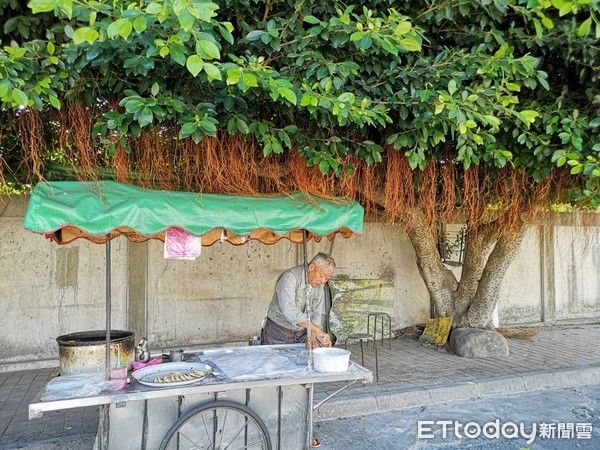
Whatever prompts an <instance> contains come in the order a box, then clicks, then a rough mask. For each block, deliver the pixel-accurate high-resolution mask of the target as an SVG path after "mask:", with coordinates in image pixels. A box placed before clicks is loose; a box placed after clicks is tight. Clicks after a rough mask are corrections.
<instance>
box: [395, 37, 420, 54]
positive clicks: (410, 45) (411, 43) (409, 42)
mask: <svg viewBox="0 0 600 450" xmlns="http://www.w3.org/2000/svg"><path fill="white" fill-rule="evenodd" d="M400 45H401V46H402V47H404V48H405V49H406V50H407V51H409V52H420V51H421V44H419V42H417V41H416V40H414V39H413V38H410V37H408V38H404V39H402V40H401V41H400Z"/></svg>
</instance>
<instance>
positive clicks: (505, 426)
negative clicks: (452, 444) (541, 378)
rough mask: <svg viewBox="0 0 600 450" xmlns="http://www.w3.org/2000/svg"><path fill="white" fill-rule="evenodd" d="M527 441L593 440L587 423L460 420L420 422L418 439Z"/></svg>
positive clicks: (589, 424) (590, 427) (590, 425)
mask: <svg viewBox="0 0 600 450" xmlns="http://www.w3.org/2000/svg"><path fill="white" fill-rule="evenodd" d="M451 436H454V437H455V438H457V439H477V438H480V437H484V438H488V439H501V438H502V439H520V438H522V439H525V440H526V442H527V443H528V444H531V443H532V442H533V441H535V440H536V439H591V437H592V424H591V423H587V422H583V423H580V422H577V423H574V422H551V423H548V422H541V423H536V422H533V423H525V422H502V421H500V419H496V420H494V421H491V422H485V423H478V422H465V423H463V422H459V421H458V420H419V421H418V422H417V438H418V439H435V438H441V439H448V438H449V437H451Z"/></svg>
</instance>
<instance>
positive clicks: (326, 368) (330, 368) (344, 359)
mask: <svg viewBox="0 0 600 450" xmlns="http://www.w3.org/2000/svg"><path fill="white" fill-rule="evenodd" d="M349 363H350V351H348V350H344V349H342V348H326V347H323V348H316V349H314V350H313V368H314V369H315V370H316V371H317V372H345V371H346V370H348V364H349Z"/></svg>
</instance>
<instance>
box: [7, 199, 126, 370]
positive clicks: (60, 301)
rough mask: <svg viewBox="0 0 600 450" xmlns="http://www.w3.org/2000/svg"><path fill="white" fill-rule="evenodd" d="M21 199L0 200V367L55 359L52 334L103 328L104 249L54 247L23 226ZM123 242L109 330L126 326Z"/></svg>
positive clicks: (116, 256)
mask: <svg viewBox="0 0 600 450" xmlns="http://www.w3.org/2000/svg"><path fill="white" fill-rule="evenodd" d="M25 206H26V201H25V199H14V200H12V201H10V202H9V203H1V202H0V261H1V264H0V320H1V323H2V325H1V326H0V371H1V370H2V369H6V368H10V367H18V366H16V365H14V364H13V363H19V362H23V363H26V364H32V365H33V366H34V365H35V364H34V362H35V361H39V360H44V359H47V358H53V359H54V358H56V357H57V344H56V337H57V336H59V335H62V334H66V333H71V332H74V331H81V330H98V329H104V328H105V307H104V305H105V302H104V299H105V283H104V273H105V271H104V247H103V246H99V245H95V244H91V243H89V242H87V241H84V240H79V241H77V242H76V243H74V244H72V245H68V246H58V245H56V244H53V243H51V242H49V241H48V239H46V238H44V237H43V236H40V235H37V234H34V233H31V232H29V231H26V230H25V229H24V228H23V214H24V211H25ZM124 244H125V240H124V239H122V238H119V239H117V240H116V241H114V243H113V244H112V249H113V265H112V267H113V285H112V298H113V315H112V317H113V321H114V322H113V328H115V329H116V328H121V329H123V328H125V327H126V317H127V316H126V313H125V312H126V303H127V291H126V286H127V285H126V274H127V254H126V251H125V250H126V246H125V245H124Z"/></svg>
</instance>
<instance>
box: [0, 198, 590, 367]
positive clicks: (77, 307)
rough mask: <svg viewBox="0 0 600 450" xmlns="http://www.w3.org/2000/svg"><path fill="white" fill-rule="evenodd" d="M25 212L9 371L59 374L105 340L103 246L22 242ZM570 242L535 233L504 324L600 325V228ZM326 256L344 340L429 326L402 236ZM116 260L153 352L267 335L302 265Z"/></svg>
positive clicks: (209, 253) (123, 294) (13, 235)
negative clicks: (61, 347)
mask: <svg viewBox="0 0 600 450" xmlns="http://www.w3.org/2000/svg"><path fill="white" fill-rule="evenodd" d="M25 205H26V199H11V200H10V201H9V202H4V203H2V202H0V258H2V264H0V317H1V318H2V319H3V321H2V326H0V371H2V370H15V369H17V368H19V367H20V366H21V367H34V366H35V363H34V361H41V362H40V363H39V364H40V365H48V364H55V360H54V358H55V357H56V354H57V347H56V342H55V339H56V337H57V336H59V335H61V334H65V333H70V332H74V331H82V330H91V329H102V328H104V252H105V249H104V246H101V245H94V244H91V243H88V242H87V241H84V240H79V241H76V242H75V243H73V244H70V245H66V246H58V245H56V244H54V243H51V242H49V241H48V240H47V239H45V238H44V237H42V236H38V235H35V234H33V233H30V232H28V231H26V230H24V229H23V226H22V217H23V213H24V209H25ZM572 230H573V229H571V228H569V227H566V226H564V227H563V226H548V227H533V228H531V229H530V230H529V232H528V235H527V237H526V238H525V240H524V242H523V244H522V246H521V249H520V252H519V255H518V257H517V258H516V260H515V261H514V262H513V264H512V265H511V267H510V268H509V270H508V272H507V275H506V278H505V282H504V283H503V286H502V289H501V291H500V305H499V316H500V323H501V324H503V325H508V324H531V323H539V322H542V321H544V322H549V323H553V322H561V321H589V320H600V234H599V232H600V228H587V229H586V230H585V231H584V232H580V231H577V232H575V233H573V231H572ZM582 233H583V234H582ZM318 251H324V252H327V253H331V254H332V255H333V257H334V258H335V259H336V261H337V263H338V268H337V270H336V275H337V278H338V281H337V282H336V283H335V287H336V290H337V292H338V293H342V294H343V295H340V296H338V299H337V300H336V302H335V303H334V311H333V315H334V317H333V322H334V329H335V327H338V329H337V330H336V331H338V332H341V333H342V334H343V333H345V332H348V331H350V330H352V331H354V330H363V329H364V326H365V323H364V320H365V318H366V313H367V312H368V311H385V312H388V313H389V314H390V315H391V316H392V318H393V321H394V325H395V327H403V326H407V325H410V324H414V323H420V322H424V321H425V320H426V319H427V318H428V317H429V310H430V305H429V298H428V294H427V291H426V289H425V286H424V284H423V281H422V280H421V277H420V275H419V272H418V270H417V266H416V264H415V258H414V251H413V249H412V246H411V244H410V242H409V241H408V238H407V236H406V234H405V233H403V232H402V231H401V229H400V228H399V227H398V226H392V225H384V224H367V226H366V232H365V234H364V235H362V236H356V237H354V238H352V239H349V240H345V239H343V238H337V239H336V240H335V241H334V242H333V243H331V242H329V241H326V240H323V241H322V242H321V243H313V242H311V243H310V244H309V246H308V253H309V255H314V254H315V253H316V252H318ZM112 252H113V258H112V267H113V289H112V297H113V315H112V317H113V328H127V329H131V330H133V331H135V333H136V336H137V337H138V338H140V337H142V336H148V338H149V341H150V343H151V345H152V346H153V347H154V348H167V347H174V346H182V347H184V346H196V345H201V344H204V345H212V344H220V343H225V342H231V341H246V340H247V339H248V337H250V336H253V335H255V334H257V333H258V332H259V330H260V326H261V323H262V319H263V317H264V314H265V311H266V308H267V305H268V303H269V301H270V299H271V296H272V292H273V286H274V283H275V280H276V278H277V276H278V275H279V273H280V272H281V271H282V270H284V269H286V268H288V267H291V266H293V265H295V264H299V263H301V262H302V253H301V248H299V247H298V246H296V245H292V244H290V243H289V242H287V241H280V242H279V243H278V244H276V245H273V246H265V245H261V244H257V243H249V244H247V245H244V246H239V247H234V246H232V245H230V244H220V243H217V244H215V245H213V246H212V247H208V248H204V249H203V250H202V255H201V256H200V258H199V259H198V260H197V261H171V260H165V259H164V258H163V255H162V253H163V248H162V244H161V243H160V242H158V241H156V242H148V243H142V244H134V243H130V242H129V241H127V240H126V239H124V238H118V239H117V240H115V241H114V242H113V245H112ZM459 272H460V271H459V270H458V271H457V273H459ZM146 318H147V320H146ZM19 363H22V364H21V365H20V366H19Z"/></svg>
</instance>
